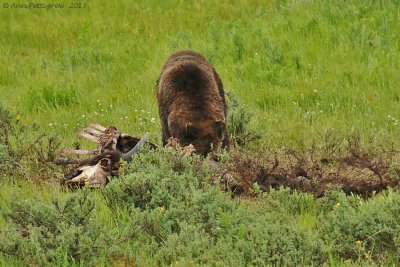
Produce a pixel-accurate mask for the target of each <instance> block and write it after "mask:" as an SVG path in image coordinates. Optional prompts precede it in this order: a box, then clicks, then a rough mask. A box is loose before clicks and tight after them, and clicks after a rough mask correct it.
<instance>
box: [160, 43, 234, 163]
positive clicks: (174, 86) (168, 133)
mask: <svg viewBox="0 0 400 267" xmlns="http://www.w3.org/2000/svg"><path fill="white" fill-rule="evenodd" d="M157 102H158V106H159V114H160V120H161V127H162V141H163V144H164V146H165V145H166V144H167V142H168V140H169V139H170V138H176V139H178V141H179V144H180V146H181V147H185V146H188V145H190V144H192V145H193V146H194V148H195V149H196V153H198V154H202V155H207V154H208V153H209V152H211V151H215V150H216V149H218V148H219V147H221V146H222V148H226V147H227V146H228V145H229V141H228V133H227V127H226V113H227V105H226V101H225V95H224V88H223V85H222V81H221V79H220V77H219V75H218V74H217V72H216V71H215V69H214V68H213V66H212V65H211V64H210V63H209V62H208V61H207V59H206V58H205V57H203V56H202V55H201V54H200V53H197V52H193V51H179V52H176V53H174V54H172V55H171V56H170V57H169V58H168V60H167V62H166V63H165V64H164V66H163V68H162V71H161V74H160V77H159V79H158V81H157Z"/></svg>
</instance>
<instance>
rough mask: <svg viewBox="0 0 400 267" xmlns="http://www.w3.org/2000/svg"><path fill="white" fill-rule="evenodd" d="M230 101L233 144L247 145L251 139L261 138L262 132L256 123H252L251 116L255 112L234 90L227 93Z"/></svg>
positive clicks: (229, 121)
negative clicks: (242, 102) (243, 102)
mask: <svg viewBox="0 0 400 267" xmlns="http://www.w3.org/2000/svg"><path fill="white" fill-rule="evenodd" d="M226 95H227V103H228V133H229V134H230V139H231V142H232V145H234V146H235V145H236V146H245V145H247V144H248V143H250V142H251V141H255V140H258V139H260V138H261V132H260V130H259V129H257V128H256V127H255V126H254V125H251V118H252V116H253V115H254V114H252V113H251V111H250V110H249V109H248V108H247V107H246V106H245V105H243V104H241V103H240V102H239V100H238V98H237V97H236V96H235V94H234V93H233V92H228V93H227V94H226Z"/></svg>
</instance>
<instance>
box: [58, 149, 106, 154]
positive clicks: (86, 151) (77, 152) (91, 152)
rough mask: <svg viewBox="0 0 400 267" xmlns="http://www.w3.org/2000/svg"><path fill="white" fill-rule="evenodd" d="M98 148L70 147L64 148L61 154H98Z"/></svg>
mask: <svg viewBox="0 0 400 267" xmlns="http://www.w3.org/2000/svg"><path fill="white" fill-rule="evenodd" d="M97 153H98V152H97V150H84V149H82V150H81V149H68V148H62V149H61V150H60V154H63V155H97Z"/></svg>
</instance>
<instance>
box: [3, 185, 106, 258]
mask: <svg viewBox="0 0 400 267" xmlns="http://www.w3.org/2000/svg"><path fill="white" fill-rule="evenodd" d="M94 207H95V204H94V201H93V198H92V197H91V196H90V194H89V192H88V191H82V192H78V193H74V194H70V195H67V196H66V197H64V198H54V199H53V200H52V203H46V202H43V201H40V200H37V199H30V200H27V199H20V198H12V200H11V202H10V210H9V211H8V212H6V213H5V214H4V216H5V217H6V219H7V220H8V221H9V222H10V224H9V227H7V228H5V229H2V230H1V231H0V240H1V242H0V243H1V244H0V252H2V253H4V254H5V255H9V256H13V257H15V258H17V259H18V260H20V261H21V262H25V263H28V264H31V265H41V266H44V265H47V264H57V263H61V262H63V263H64V264H67V263H71V262H81V263H83V262H85V263H91V262H92V261H93V260H95V259H96V257H98V255H99V252H100V251H104V250H105V248H107V247H108V245H109V243H110V242H109V241H110V239H111V238H110V231H109V230H107V229H105V228H104V227H102V226H101V225H100V224H99V223H98V222H97V221H95V220H93V217H92V213H93V209H94Z"/></svg>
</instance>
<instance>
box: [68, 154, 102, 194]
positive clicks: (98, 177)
mask: <svg viewBox="0 0 400 267" xmlns="http://www.w3.org/2000/svg"><path fill="white" fill-rule="evenodd" d="M109 164H110V159H107V158H104V159H102V160H100V161H99V162H98V163H97V164H96V165H94V166H82V167H80V168H79V169H78V170H79V171H82V173H81V174H79V175H78V176H76V177H74V178H73V179H71V180H69V181H67V184H85V185H86V184H88V185H89V186H90V187H98V186H101V185H105V184H106V183H107V176H108V175H109V174H110V173H109V172H108V171H106V170H105V169H104V168H105V167H107V166H108V165H109Z"/></svg>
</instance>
